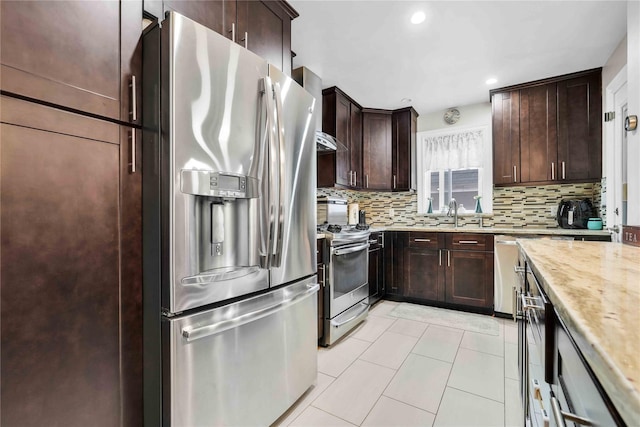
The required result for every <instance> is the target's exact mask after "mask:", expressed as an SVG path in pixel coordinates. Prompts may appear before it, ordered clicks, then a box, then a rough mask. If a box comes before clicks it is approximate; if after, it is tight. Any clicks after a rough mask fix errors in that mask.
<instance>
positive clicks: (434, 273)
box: [404, 248, 444, 301]
mask: <svg viewBox="0 0 640 427" xmlns="http://www.w3.org/2000/svg"><path fill="white" fill-rule="evenodd" d="M404 277H405V280H406V283H405V285H406V286H405V293H404V294H405V296H407V297H410V298H418V299H425V300H432V301H442V300H443V299H444V276H443V272H442V265H441V251H440V250H439V249H421V248H407V249H406V250H405V255H404Z"/></svg>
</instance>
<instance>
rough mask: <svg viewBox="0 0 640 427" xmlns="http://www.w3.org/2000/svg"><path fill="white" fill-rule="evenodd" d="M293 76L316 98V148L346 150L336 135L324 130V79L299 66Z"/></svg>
mask: <svg viewBox="0 0 640 427" xmlns="http://www.w3.org/2000/svg"><path fill="white" fill-rule="evenodd" d="M291 78H293V80H295V81H296V82H298V84H299V85H300V86H302V87H303V88H305V89H306V90H307V92H309V93H310V94H311V95H312V96H313V97H314V98H315V99H316V108H315V111H314V113H313V115H314V122H315V124H316V126H315V129H316V150H317V151H319V152H332V151H343V150H346V149H347V148H346V146H345V145H344V144H343V143H341V142H340V141H338V140H337V139H336V137H334V136H333V135H329V134H328V133H326V132H322V80H321V79H320V77H319V76H318V75H317V74H315V73H314V72H313V71H311V70H309V69H308V68H307V67H299V68H296V69H295V70H293V71H292V72H291Z"/></svg>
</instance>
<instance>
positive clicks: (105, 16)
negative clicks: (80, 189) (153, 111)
mask: <svg viewBox="0 0 640 427" xmlns="http://www.w3.org/2000/svg"><path fill="white" fill-rule="evenodd" d="M0 15H1V16H2V26H1V33H0V40H1V46H0V52H1V53H0V62H1V64H2V65H1V73H0V74H1V76H2V77H1V80H0V86H1V88H2V90H3V91H5V92H6V93H9V94H16V95H20V96H24V97H27V98H31V99H33V100H38V101H44V102H46V103H50V104H55V105H59V106H62V107H65V108H69V109H73V110H77V111H82V112H87V113H91V114H94V115H97V116H102V117H106V118H109V119H115V120H121V121H124V122H130V123H140V108H141V105H140V102H136V101H137V100H139V99H140V93H141V92H140V81H139V79H140V70H141V60H140V36H141V33H142V30H141V25H142V2H141V1H122V2H116V1H108V2H93V1H52V2H49V1H2V2H0ZM133 80H136V81H135V84H133V85H132V81H133ZM132 91H133V92H135V95H136V96H134V94H133V93H132ZM134 106H135V107H136V110H137V111H136V114H135V120H134V114H133V108H134Z"/></svg>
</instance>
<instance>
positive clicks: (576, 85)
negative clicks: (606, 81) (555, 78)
mask: <svg viewBox="0 0 640 427" xmlns="http://www.w3.org/2000/svg"><path fill="white" fill-rule="evenodd" d="M601 86H602V83H601V76H600V71H598V72H596V73H593V74H590V75H588V76H584V77H580V78H575V79H571V80H566V81H562V82H559V83H558V166H559V168H558V171H557V175H558V178H557V179H559V180H563V181H564V180H589V179H600V178H601V177H602V122H601V116H602V90H601Z"/></svg>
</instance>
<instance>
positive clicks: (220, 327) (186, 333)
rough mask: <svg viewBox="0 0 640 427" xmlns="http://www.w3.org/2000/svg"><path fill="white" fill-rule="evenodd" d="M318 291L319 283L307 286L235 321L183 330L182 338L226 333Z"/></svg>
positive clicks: (241, 315) (242, 315)
mask: <svg viewBox="0 0 640 427" xmlns="http://www.w3.org/2000/svg"><path fill="white" fill-rule="evenodd" d="M318 289H320V285H318V284H317V283H314V284H312V285H307V286H306V289H305V290H303V291H301V292H299V293H297V294H296V295H294V296H292V297H291V298H288V299H286V300H284V301H280V302H278V303H276V304H273V305H269V306H267V307H263V308H259V309H257V310H255V311H252V312H249V313H238V316H236V317H235V318H233V319H229V320H224V321H222V322H218V323H213V324H210V325H206V326H201V327H197V328H193V327H190V326H188V327H186V328H184V329H182V336H183V337H184V338H185V339H186V340H187V341H195V340H197V339H201V338H205V337H208V336H211V335H216V334H219V333H222V332H224V331H228V330H229V329H233V328H237V327H239V326H242V325H246V324H247V323H251V322H255V321H256V320H260V319H262V318H264V317H267V316H269V315H270V314H273V313H275V312H277V311H280V310H282V309H284V308H286V307H288V306H290V305H293V304H295V303H296V302H298V301H301V300H303V299H305V298H307V297H309V296H311V295H313V294H315V293H316V292H318Z"/></svg>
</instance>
